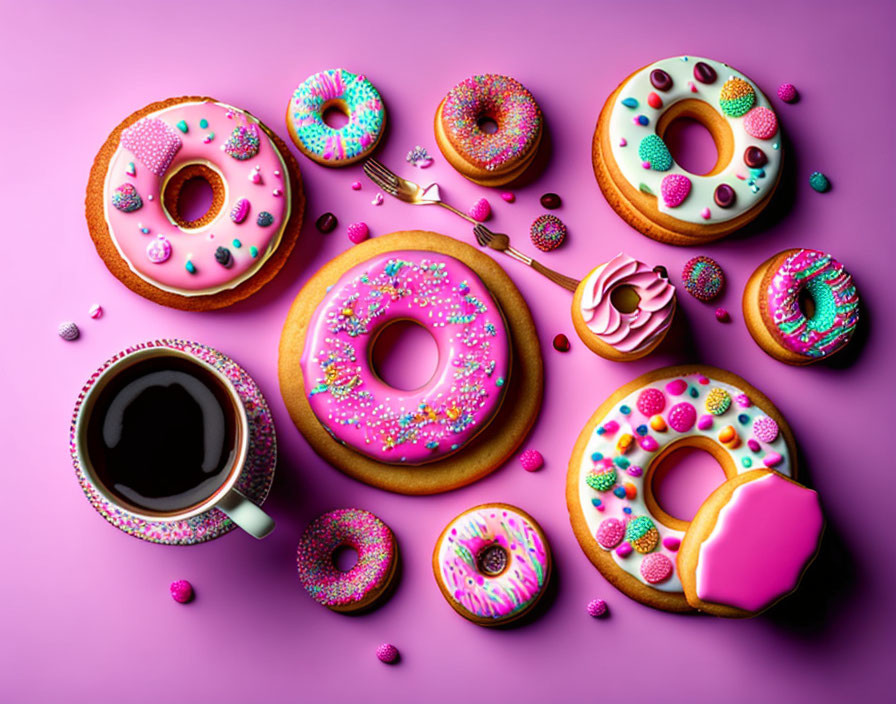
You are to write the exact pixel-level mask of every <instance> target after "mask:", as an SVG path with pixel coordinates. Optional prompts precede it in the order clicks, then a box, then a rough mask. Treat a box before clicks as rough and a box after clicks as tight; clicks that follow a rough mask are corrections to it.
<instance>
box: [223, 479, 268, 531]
mask: <svg viewBox="0 0 896 704" xmlns="http://www.w3.org/2000/svg"><path fill="white" fill-rule="evenodd" d="M215 508H219V509H221V510H222V511H223V512H224V513H226V514H227V516H228V517H229V518H230V520H231V521H233V522H234V523H236V524H237V525H238V526H239V527H240V528H242V529H243V530H244V531H246V532H247V533H248V534H249V535H251V536H252V537H254V538H258V539H259V540H260V539H261V538H265V537H267V536H268V535H269V534H270V532H271V531H272V530H274V519H273V518H271V517H270V516H269V515H268V514H266V513H265V512H264V511H262V510H261V509H260V508H258V506H256V505H255V504H253V503H252V502H251V501H250V500H249V499H247V498H246V497H245V496H244V495H243V494H242V493H241V492H239V491H237V490H236V489H231V490H230V491H229V492H227V494H225V495H224V497H223V498H222V499H221V500H220V501H219V502H218V503H217V504H215Z"/></svg>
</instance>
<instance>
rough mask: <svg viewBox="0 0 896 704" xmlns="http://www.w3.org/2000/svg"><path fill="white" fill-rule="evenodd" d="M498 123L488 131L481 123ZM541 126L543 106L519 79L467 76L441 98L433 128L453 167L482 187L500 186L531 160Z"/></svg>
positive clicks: (542, 128) (492, 75) (537, 144)
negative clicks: (539, 104)
mask: <svg viewBox="0 0 896 704" xmlns="http://www.w3.org/2000/svg"><path fill="white" fill-rule="evenodd" d="M487 121H491V122H493V123H494V124H495V125H496V130H495V131H494V132H492V133H489V132H487V131H485V130H484V129H483V128H482V127H483V122H487ZM543 131H544V119H543V118H542V114H541V108H539V107H538V103H536V102H535V98H534V97H533V96H532V94H531V93H530V92H529V91H528V90H527V89H526V87H525V86H524V85H523V84H522V83H520V82H519V81H517V80H515V79H513V78H510V77H508V76H499V75H496V74H486V75H481V76H471V77H470V78H467V79H466V80H463V81H461V82H460V83H458V84H457V85H456V86H454V88H452V89H451V90H450V91H449V93H448V95H447V96H445V98H444V99H443V100H442V102H441V103H439V107H438V110H436V120H435V133H436V142H437V143H438V145H439V149H440V150H441V151H442V154H443V155H444V156H445V159H447V160H448V163H449V164H451V166H453V167H454V168H455V169H457V171H459V172H460V174H461V175H462V176H465V177H466V178H468V179H469V180H471V181H472V182H473V183H478V184H479V185H480V186H503V185H505V184H508V183H511V182H512V181H515V180H516V179H517V178H519V177H520V176H522V175H523V173H524V172H525V171H526V170H527V169H528V168H529V167H530V166H531V165H532V163H533V162H534V160H535V155H536V154H537V153H538V147H539V145H540V144H541V137H542V133H543Z"/></svg>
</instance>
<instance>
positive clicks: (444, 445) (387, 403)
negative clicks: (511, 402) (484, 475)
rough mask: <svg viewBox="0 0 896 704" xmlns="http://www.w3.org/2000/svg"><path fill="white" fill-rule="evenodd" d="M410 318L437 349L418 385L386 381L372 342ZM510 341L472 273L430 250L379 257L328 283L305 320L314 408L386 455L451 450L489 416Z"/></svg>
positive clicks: (496, 403)
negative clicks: (375, 363) (408, 387)
mask: <svg viewBox="0 0 896 704" xmlns="http://www.w3.org/2000/svg"><path fill="white" fill-rule="evenodd" d="M399 320H413V321H415V322H417V323H419V324H420V325H422V326H423V327H424V328H426V329H427V330H428V331H429V332H430V333H431V334H432V336H433V338H434V339H435V341H436V343H437V345H438V348H439V362H438V366H437V368H436V371H435V373H434V374H433V376H432V378H431V379H430V380H429V381H428V382H427V383H426V384H424V385H423V386H422V387H421V388H419V389H415V390H412V391H403V390H400V389H395V388H392V387H390V386H388V385H387V384H385V383H384V382H383V381H382V380H381V379H380V378H379V377H378V376H377V375H376V373H375V372H374V370H373V369H372V367H371V363H370V345H371V344H372V342H373V341H374V340H376V338H377V336H378V335H379V333H380V332H381V331H382V330H383V329H384V328H385V327H386V326H387V325H389V324H390V323H392V322H395V321H399ZM509 363H510V345H509V338H508V332H507V327H506V323H505V321H504V316H503V314H502V313H501V310H500V308H499V306H498V303H497V302H496V301H495V300H494V298H493V297H492V295H491V294H490V293H489V291H488V289H487V288H486V286H485V284H483V283H482V281H481V280H480V279H479V277H478V276H477V275H476V273H475V272H474V271H473V270H472V269H470V268H469V267H467V266H466V265H465V264H463V263H461V262H460V261H458V260H457V259H454V258H453V257H450V256H447V255H443V254H438V253H435V252H428V251H413V250H407V251H398V252H389V253H388V254H382V255H378V256H375V257H373V258H371V259H369V260H367V261H365V262H362V263H361V264H359V265H358V266H356V267H354V268H353V269H350V270H349V271H347V272H346V273H345V274H343V276H342V277H341V278H340V279H339V280H338V281H337V282H335V284H334V285H333V286H332V287H331V288H330V290H329V292H328V293H327V295H326V297H325V298H324V300H323V301H322V302H321V304H320V305H319V306H318V308H317V310H316V311H315V313H314V315H313V316H312V318H311V321H310V323H309V326H308V332H307V335H306V338H305V349H304V352H303V354H302V359H301V366H302V373H303V377H304V383H305V392H306V394H307V396H308V401H309V404H310V406H311V410H312V411H313V413H314V415H315V416H316V417H317V419H318V420H319V421H320V423H321V424H322V425H323V426H324V427H325V428H326V429H327V430H328V431H329V432H330V434H331V435H332V436H333V437H334V438H335V439H336V440H337V441H339V442H340V443H342V444H344V445H346V446H348V447H351V448H352V449H354V450H356V451H357V452H360V453H362V454H364V455H367V456H368V457H371V458H373V459H375V460H377V461H380V462H386V463H390V464H401V463H404V464H410V465H419V464H423V463H426V462H432V461H433V460H437V459H441V458H443V457H446V456H448V455H450V454H452V453H454V452H456V451H457V450H459V449H460V448H462V447H463V446H464V445H466V444H467V443H468V442H469V441H470V440H472V439H473V438H474V437H476V435H478V434H479V432H480V431H481V430H482V429H483V428H484V427H485V426H486V425H488V423H489V422H490V421H491V419H492V418H493V417H494V415H495V413H496V412H497V410H498V408H499V407H500V405H501V402H502V400H503V398H504V391H505V388H506V383H507V377H508V373H509V369H510V367H509Z"/></svg>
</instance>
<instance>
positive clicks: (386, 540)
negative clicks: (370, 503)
mask: <svg viewBox="0 0 896 704" xmlns="http://www.w3.org/2000/svg"><path fill="white" fill-rule="evenodd" d="M340 547H350V548H353V549H354V550H356V551H357V553H358V562H357V563H356V564H355V566H354V567H352V568H351V569H350V570H348V571H347V572H343V571H342V570H340V569H339V568H338V567H337V566H336V564H335V563H334V562H333V553H334V552H335V551H336V550H337V549H338V548H340ZM394 557H395V546H394V541H393V537H392V531H391V530H389V527H388V526H387V525H386V524H385V523H383V522H382V521H381V520H380V519H379V518H377V517H376V516H374V515H373V514H372V513H370V512H369V511H363V510H361V509H356V508H343V509H338V510H336V511H330V512H329V513H325V514H323V515H322V516H318V517H317V518H315V519H314V521H312V522H311V525H309V526H308V527H307V528H306V529H305V532H304V533H302V537H301V538H300V539H299V547H298V550H297V556H296V562H297V565H298V570H299V580H300V581H301V582H302V586H303V587H304V588H305V589H306V590H307V592H308V593H309V594H310V595H311V597H312V598H313V599H314V600H315V601H316V602H318V603H320V604H323V605H324V606H342V605H345V604H351V603H352V602H358V601H363V600H364V599H366V598H367V595H368V594H370V592H371V591H372V590H374V589H378V588H380V587H382V586H383V582H384V581H385V580H386V578H387V577H388V576H389V573H390V570H391V567H392V561H393V559H394Z"/></svg>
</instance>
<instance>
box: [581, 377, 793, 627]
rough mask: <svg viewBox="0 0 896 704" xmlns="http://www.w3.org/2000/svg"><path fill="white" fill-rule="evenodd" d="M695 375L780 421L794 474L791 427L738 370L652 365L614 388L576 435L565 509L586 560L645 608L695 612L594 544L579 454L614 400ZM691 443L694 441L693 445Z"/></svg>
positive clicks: (681, 526) (682, 599)
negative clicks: (739, 393)
mask: <svg viewBox="0 0 896 704" xmlns="http://www.w3.org/2000/svg"><path fill="white" fill-rule="evenodd" d="M694 373H700V374H703V375H705V376H707V377H710V378H713V379H718V380H719V381H722V382H726V383H729V384H731V385H733V386H736V387H738V388H740V389H743V390H744V392H745V393H746V394H747V395H748V396H749V397H750V400H751V401H752V402H753V405H755V406H758V407H759V408H761V409H762V410H763V412H764V413H765V414H766V415H768V416H769V417H770V418H772V419H773V420H774V421H775V422H776V423H777V424H778V429H779V432H780V433H781V435H782V436H783V437H784V441H785V442H786V443H787V449H788V451H789V452H790V456H791V457H792V458H793V461H792V469H793V474H794V477H796V472H797V466H796V442H795V441H794V438H793V433H792V432H791V430H790V426H789V425H787V422H786V421H785V420H784V418H783V416H782V415H781V414H780V413H779V412H778V410H777V409H776V408H775V407H774V405H772V402H771V401H770V400H769V399H768V398H767V397H766V396H765V394H763V393H762V392H761V391H759V390H758V389H756V388H755V387H753V386H751V385H750V384H748V383H747V382H746V381H744V380H743V379H741V378H740V377H739V376H737V375H736V374H732V373H731V372H727V371H724V370H722V369H716V368H715V367H710V366H706V365H703V364H688V365H682V366H674V367H664V368H661V369H656V370H654V371H652V372H648V373H647V374H643V375H642V376H639V377H638V378H637V379H635V380H634V381H630V382H629V383H628V384H625V385H624V386H622V387H620V388H619V389H617V390H616V391H614V392H613V393H612V394H611V395H610V397H609V398H608V399H607V400H606V401H604V402H603V403H602V404H601V405H600V407H599V408H598V409H597V410H596V411H595V412H594V414H593V415H592V416H591V418H589V419H588V422H587V423H586V424H585V427H584V428H583V429H582V432H581V433H580V434H579V437H578V439H577V440H576V443H575V445H574V447H573V450H572V454H571V455H570V460H569V470H568V472H567V474H566V507H567V510H568V511H569V519H570V522H571V523H572V529H573V533H575V536H576V539H577V540H578V541H579V545H580V546H581V548H582V551H583V552H584V553H585V555H587V557H588V559H589V560H591V562H592V564H594V566H595V567H597V569H598V570H600V573H601V574H602V575H603V576H604V578H606V580H607V581H608V582H610V584H612V585H613V586H614V587H616V588H617V589H618V590H619V591H621V592H623V593H624V594H626V595H627V596H629V597H631V598H632V599H634V600H635V601H638V602H640V603H642V604H646V605H647V606H652V607H653V608H655V609H661V610H663V611H672V612H676V613H684V612H689V611H694V607H693V606H691V605H690V604H689V603H688V600H687V598H686V597H685V594H684V593H682V592H678V593H675V592H664V591H660V590H659V589H654V588H653V587H651V586H649V585H647V584H644V583H643V582H641V581H640V580H639V579H638V578H636V577H634V576H633V575H630V574H629V573H628V572H625V571H624V570H623V569H622V568H620V567H619V565H617V564H616V562H615V560H614V559H613V556H612V554H611V552H610V551H607V550H604V549H603V548H602V547H600V545H598V543H597V540H596V539H595V537H594V535H592V534H591V531H590V530H589V529H588V524H587V523H586V522H585V515H584V513H583V512H582V507H581V503H580V501H579V491H580V489H581V487H580V469H581V459H582V455H583V453H584V452H585V448H586V447H587V445H588V441H589V439H590V438H591V436H592V435H593V434H594V432H595V429H596V428H597V425H598V423H599V422H600V421H601V420H602V419H603V418H604V416H606V415H607V413H609V412H610V411H611V410H612V409H613V407H614V406H616V404H618V403H619V402H620V401H621V400H622V399H624V398H625V397H626V396H628V395H629V394H630V393H632V392H633V391H635V390H636V389H639V388H641V387H642V386H644V385H646V384H649V383H650V382H652V381H656V380H658V379H665V378H668V377H673V376H684V375H687V374H694ZM689 444H690V443H688V439H687V438H683V440H682V442H680V443H678V444H677V446H676V447H688V446H689ZM694 446H698V445H697V444H696V443H694ZM698 447H699V449H703V450H707V451H710V448H709V447H707V446H704V445H702V444H701V445H699V446H698ZM710 452H711V451H710ZM711 454H712V453H711ZM656 466H657V465H656V460H653V461H652V462H651V465H650V466H649V467H646V468H645V485H644V486H645V489H646V488H647V482H648V480H649V476H648V475H649V474H652V473H653V471H655V468H656ZM745 474H746V473H745ZM660 522H662V521H660ZM674 522H675V525H673V526H671V527H673V528H675V529H676V530H684V529H685V528H687V530H690V528H689V527H688V524H687V522H686V521H680V520H679V519H674ZM680 576H681V575H680V574H679V577H680Z"/></svg>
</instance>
